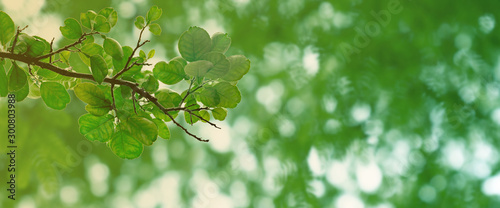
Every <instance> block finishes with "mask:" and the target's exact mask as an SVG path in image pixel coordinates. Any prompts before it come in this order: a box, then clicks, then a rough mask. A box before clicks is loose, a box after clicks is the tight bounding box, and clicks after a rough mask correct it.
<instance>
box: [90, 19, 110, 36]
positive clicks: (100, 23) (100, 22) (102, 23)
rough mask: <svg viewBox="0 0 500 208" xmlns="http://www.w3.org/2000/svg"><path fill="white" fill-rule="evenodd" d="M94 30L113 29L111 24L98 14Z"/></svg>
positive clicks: (105, 30) (107, 30)
mask: <svg viewBox="0 0 500 208" xmlns="http://www.w3.org/2000/svg"><path fill="white" fill-rule="evenodd" d="M94 30H95V31H97V32H102V33H108V32H109V31H110V30H111V25H110V23H109V22H108V20H107V19H106V17H104V16H102V15H97V16H96V17H95V24H94Z"/></svg>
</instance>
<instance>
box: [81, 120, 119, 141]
mask: <svg viewBox="0 0 500 208" xmlns="http://www.w3.org/2000/svg"><path fill="white" fill-rule="evenodd" d="M78 124H79V125H80V133H81V134H82V135H83V136H85V138H87V139H88V140H90V141H100V142H107V141H108V140H110V139H111V136H112V135H113V132H114V117H113V116H112V115H109V114H108V115H105V116H94V115H92V114H85V115H83V116H81V117H80V119H78Z"/></svg>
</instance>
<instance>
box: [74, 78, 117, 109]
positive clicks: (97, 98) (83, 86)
mask: <svg viewBox="0 0 500 208" xmlns="http://www.w3.org/2000/svg"><path fill="white" fill-rule="evenodd" d="M74 92H75V95H76V97H78V98H79V99H80V100H82V101H83V102H85V103H87V104H89V105H93V106H110V105H111V101H110V100H108V99H107V98H106V96H105V95H104V92H103V91H102V90H101V88H99V87H97V85H95V84H93V83H90V82H82V83H79V84H78V85H76V86H75V88H74Z"/></svg>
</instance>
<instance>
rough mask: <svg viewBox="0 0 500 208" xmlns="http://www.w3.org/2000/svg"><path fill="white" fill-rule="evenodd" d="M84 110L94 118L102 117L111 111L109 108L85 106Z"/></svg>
mask: <svg viewBox="0 0 500 208" xmlns="http://www.w3.org/2000/svg"><path fill="white" fill-rule="evenodd" d="M85 110H86V111H87V112H89V113H90V114H92V115H94V116H103V115H106V114H107V113H108V112H109V111H110V110H111V106H93V105H86V106H85Z"/></svg>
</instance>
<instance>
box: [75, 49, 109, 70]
mask: <svg viewBox="0 0 500 208" xmlns="http://www.w3.org/2000/svg"><path fill="white" fill-rule="evenodd" d="M103 52H104V49H103V48H102V46H100V45H99V44H97V43H90V44H87V45H84V46H83V47H82V49H81V53H78V55H79V56H80V59H82V61H83V62H84V63H85V64H87V65H88V66H90V57H91V56H94V55H103Z"/></svg>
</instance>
